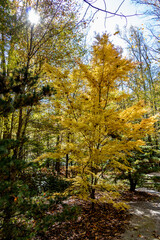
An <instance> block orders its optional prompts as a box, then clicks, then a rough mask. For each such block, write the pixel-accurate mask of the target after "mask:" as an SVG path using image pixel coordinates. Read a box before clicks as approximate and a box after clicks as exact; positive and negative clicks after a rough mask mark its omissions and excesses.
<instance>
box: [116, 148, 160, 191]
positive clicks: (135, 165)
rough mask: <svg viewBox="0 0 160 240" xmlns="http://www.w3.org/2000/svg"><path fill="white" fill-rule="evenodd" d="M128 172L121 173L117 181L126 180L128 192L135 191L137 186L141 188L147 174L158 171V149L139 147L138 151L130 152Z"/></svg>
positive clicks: (159, 161)
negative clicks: (127, 181)
mask: <svg viewBox="0 0 160 240" xmlns="http://www.w3.org/2000/svg"><path fill="white" fill-rule="evenodd" d="M127 161H128V166H129V167H130V168H131V170H130V171H128V172H127V171H126V172H122V173H120V174H119V176H118V177H117V178H118V179H128V180H129V183H130V190H131V191H135V188H136V186H137V185H139V186H143V184H144V180H145V175H146V174H147V173H151V172H155V171H159V169H160V167H159V163H160V160H159V149H157V146H154V145H146V146H141V148H140V149H139V150H136V151H132V152H131V156H130V157H128V158H127Z"/></svg>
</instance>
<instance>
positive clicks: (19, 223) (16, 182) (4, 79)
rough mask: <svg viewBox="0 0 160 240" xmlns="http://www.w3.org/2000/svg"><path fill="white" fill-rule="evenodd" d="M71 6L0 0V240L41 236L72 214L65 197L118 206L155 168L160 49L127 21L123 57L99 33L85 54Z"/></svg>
mask: <svg viewBox="0 0 160 240" xmlns="http://www.w3.org/2000/svg"><path fill="white" fill-rule="evenodd" d="M85 2H87V3H88V4H89V6H90V7H92V6H91V3H90V2H89V1H85ZM138 2H139V1H138ZM145 2H146V1H145ZM147 2H148V4H149V5H150V1H147ZM140 3H141V4H142V3H143V1H140ZM79 7H80V4H78V3H77V2H76V1H72V0H61V1H55V0H47V1H43V0H39V1H38V0H37V1H35V0H30V1H28V0H25V1H24V0H22V1H21V0H17V1H16V0H14V1H11V0H7V1H0V20H1V21H0V175H1V179H0V197H1V198H0V227H1V230H0V239H5V240H11V239H15V240H17V239H20V238H21V239H39V238H38V237H40V238H41V239H45V237H46V232H47V230H48V229H49V228H50V227H51V226H52V225H53V224H54V223H55V222H63V220H65V219H69V217H74V216H75V215H76V214H78V213H79V212H78V210H77V209H78V208H74V207H73V208H68V206H67V207H66V205H65V204H64V200H66V201H67V200H68V199H69V198H70V197H73V198H76V199H78V201H79V202H80V201H81V200H82V201H86V202H87V204H88V203H89V206H90V208H91V209H92V211H94V209H95V206H98V204H102V203H103V204H108V205H107V206H110V205H112V206H113V207H114V208H115V209H117V211H119V212H120V211H125V210H126V209H127V205H126V203H125V202H123V201H121V200H119V199H120V194H122V193H123V191H124V190H125V189H130V190H131V191H135V189H136V187H137V186H140V184H141V183H142V182H143V179H144V178H145V174H147V173H150V172H152V171H159V167H160V165H159V154H160V150H159V98H160V95H159V69H158V67H157V66H158V64H159V60H158V59H159V58H158V54H159V48H156V47H155V48H154V49H153V48H152V47H151V46H150V45H149V44H148V42H147V41H146V40H145V39H144V35H143V30H141V29H138V28H136V27H134V26H133V27H131V28H130V30H129V31H128V32H126V33H123V31H121V30H120V29H119V30H118V32H117V34H118V35H119V37H121V38H123V40H125V42H126V44H127V47H128V56H127V57H124V56H123V50H122V48H121V47H120V46H114V44H113V43H112V42H111V40H110V37H109V34H106V33H104V34H97V35H96V37H95V39H94V42H93V44H92V49H91V50H90V48H89V47H87V46H86V42H85V38H86V34H87V24H88V23H90V21H88V22H87V21H86V19H85V18H83V19H79V16H81V14H80V12H79V11H80V9H81V8H79ZM152 7H153V8H154V7H156V9H158V7H159V6H158V4H157V5H156V6H155V5H154V4H153V5H152ZM33 10H34V11H33ZM98 11H100V10H98ZM29 14H32V15H29ZM34 14H35V15H34ZM36 14H39V15H36ZM34 16H35V17H36V19H37V20H35V19H34ZM88 20H89V17H88ZM90 20H91V19H90ZM117 34H116V35H117ZM154 41H156V44H157V46H158V43H159V37H157V35H156V34H155V35H154ZM154 46H156V45H154ZM156 186H157V185H156ZM58 204H62V206H63V210H64V211H62V215H61V214H60V213H59V212H58V213H57V215H54V214H50V213H51V212H54V211H55V213H56V212H57V211H58ZM53 209H54V210H53Z"/></svg>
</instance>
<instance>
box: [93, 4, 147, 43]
mask: <svg viewBox="0 0 160 240" xmlns="http://www.w3.org/2000/svg"><path fill="white" fill-rule="evenodd" d="M90 2H92V3H93V2H94V1H90ZM105 2H106V7H107V10H108V11H111V12H115V11H116V10H117V8H118V7H119V5H120V4H121V3H122V2H123V4H122V6H121V8H120V9H119V11H118V13H119V14H123V15H125V16H127V15H135V14H136V13H139V14H140V13H141V10H142V6H138V5H135V4H133V3H131V1H130V0H123V1H122V0H105ZM94 6H97V7H99V8H103V9H104V3H103V0H97V1H96V2H95V3H94ZM105 16H106V15H105V13H102V12H98V13H97V14H96V16H95V18H94V21H93V22H92V23H91V24H90V30H89V36H88V42H92V41H93V40H94V35H95V34H94V32H96V33H99V34H102V33H104V32H107V33H109V34H110V35H111V36H110V40H111V41H112V42H113V43H114V44H115V45H120V46H122V47H123V46H124V42H123V41H122V40H121V39H120V38H119V37H118V36H117V35H114V33H115V32H116V26H117V25H119V28H120V29H121V30H122V29H123V28H124V27H127V29H129V27H130V26H131V25H133V26H138V27H140V28H142V27H144V23H145V22H146V19H145V18H144V16H142V15H140V16H132V17H127V18H125V17H118V16H113V17H110V16H111V15H109V14H108V15H107V17H108V18H106V20H105Z"/></svg>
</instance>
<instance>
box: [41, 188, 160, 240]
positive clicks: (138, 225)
mask: <svg viewBox="0 0 160 240" xmlns="http://www.w3.org/2000/svg"><path fill="white" fill-rule="evenodd" d="M156 194H157V193H156ZM123 200H124V201H126V202H128V204H129V205H130V209H129V211H128V212H124V211H121V212H119V211H117V210H116V209H114V208H113V207H112V205H108V204H106V205H103V204H101V205H97V206H96V207H95V209H94V211H92V210H91V206H90V204H88V203H87V202H84V201H81V200H78V199H77V200H75V199H70V200H69V201H67V204H69V205H71V206H73V205H74V204H78V205H79V206H80V208H81V212H80V214H79V216H78V219H77V220H72V221H71V220H69V221H64V222H62V223H59V222H58V223H55V224H54V225H53V226H52V227H51V228H50V229H49V230H48V231H47V233H46V236H45V237H46V238H45V239H50V240H119V239H120V240H140V239H144V240H159V239H160V193H159V196H158V194H157V195H155V192H145V191H144V189H142V190H141V191H140V189H139V191H136V192H135V193H130V192H125V193H124V194H123ZM60 207H61V206H60ZM38 239H41V240H43V239H44V238H38Z"/></svg>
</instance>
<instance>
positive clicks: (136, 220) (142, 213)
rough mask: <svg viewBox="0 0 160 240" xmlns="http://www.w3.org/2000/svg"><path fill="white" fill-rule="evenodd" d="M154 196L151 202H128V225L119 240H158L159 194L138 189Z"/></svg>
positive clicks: (159, 229) (159, 218)
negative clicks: (129, 214) (129, 215)
mask: <svg viewBox="0 0 160 240" xmlns="http://www.w3.org/2000/svg"><path fill="white" fill-rule="evenodd" d="M140 191H146V192H150V193H151V194H153V195H154V194H156V195H155V196H158V197H159V198H157V197H155V199H154V200H153V201H152V202H146V201H136V202H130V207H131V208H130V213H131V219H130V225H129V226H128V228H127V229H126V231H125V233H124V234H123V235H122V236H121V238H120V239H121V240H140V239H144V240H159V239H160V192H155V191H152V190H151V191H149V190H146V189H140Z"/></svg>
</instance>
